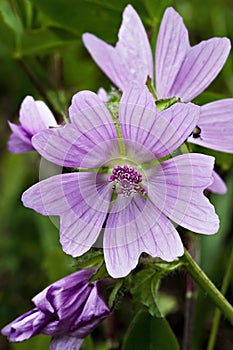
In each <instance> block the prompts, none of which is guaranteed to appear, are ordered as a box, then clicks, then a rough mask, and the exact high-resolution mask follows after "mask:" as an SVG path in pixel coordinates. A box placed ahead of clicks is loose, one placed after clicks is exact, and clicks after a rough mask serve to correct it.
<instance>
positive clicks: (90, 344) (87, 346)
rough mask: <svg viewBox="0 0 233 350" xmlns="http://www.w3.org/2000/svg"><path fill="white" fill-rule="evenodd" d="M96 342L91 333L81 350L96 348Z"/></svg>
mask: <svg viewBox="0 0 233 350" xmlns="http://www.w3.org/2000/svg"><path fill="white" fill-rule="evenodd" d="M94 349H95V348H94V343H93V340H92V337H91V335H90V334H89V335H88V336H87V337H86V338H85V339H84V342H83V343H82V345H81V350H94Z"/></svg>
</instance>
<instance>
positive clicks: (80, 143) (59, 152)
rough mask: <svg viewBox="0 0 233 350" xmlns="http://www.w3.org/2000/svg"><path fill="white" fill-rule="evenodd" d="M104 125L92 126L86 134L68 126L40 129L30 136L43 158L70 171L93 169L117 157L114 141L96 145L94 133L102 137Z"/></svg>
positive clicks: (115, 142) (115, 141)
mask: <svg viewBox="0 0 233 350" xmlns="http://www.w3.org/2000/svg"><path fill="white" fill-rule="evenodd" d="M104 129H105V126H100V127H93V128H92V130H89V132H88V133H85V134H80V133H79V131H78V130H77V129H75V128H74V127H73V126H72V125H70V124H68V125H65V126H64V127H60V128H55V129H48V130H43V131H41V132H39V133H38V134H36V135H35V136H33V138H32V144H33V147H34V148H35V149H36V150H37V152H38V153H40V154H41V155H42V157H44V158H45V159H47V160H49V161H50V162H53V163H55V164H58V165H60V166H65V167H69V168H77V167H87V168H96V167H99V166H101V165H102V164H103V163H105V162H106V161H107V160H108V159H109V158H110V159H111V158H112V157H113V158H114V157H115V156H116V155H118V154H119V145H118V141H117V139H116V140H114V141H112V140H110V141H109V140H108V139H107V138H106V140H104V141H102V142H101V141H100V142H98V139H96V133H97V132H99V133H101V131H102V132H103V135H104Z"/></svg>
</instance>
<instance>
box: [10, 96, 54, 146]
mask: <svg viewBox="0 0 233 350" xmlns="http://www.w3.org/2000/svg"><path fill="white" fill-rule="evenodd" d="M19 121H20V125H16V124H14V123H11V122H9V126H10V128H11V131H12V134H11V135H10V138H9V141H8V149H9V151H11V152H12V153H25V152H30V151H33V150H34V148H33V146H32V143H31V138H32V136H34V135H35V134H36V133H38V132H39V131H41V130H44V129H47V128H49V127H57V126H58V125H57V122H56V120H55V118H54V116H53V114H52V112H51V111H50V109H49V108H48V107H47V106H46V104H45V103H44V102H43V101H35V100H34V98H33V97H32V96H26V97H25V98H24V100H23V102H22V104H21V106H20V110H19Z"/></svg>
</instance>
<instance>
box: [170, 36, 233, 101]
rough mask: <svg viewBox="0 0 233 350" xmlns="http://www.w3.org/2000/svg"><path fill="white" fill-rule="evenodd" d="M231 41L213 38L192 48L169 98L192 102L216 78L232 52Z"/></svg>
mask: <svg viewBox="0 0 233 350" xmlns="http://www.w3.org/2000/svg"><path fill="white" fill-rule="evenodd" d="M230 48H231V45H230V40H229V39H227V38H212V39H209V40H206V41H202V42H201V43H199V44H198V45H195V46H193V47H191V49H190V50H189V51H188V53H187V54H186V56H185V58H184V60H183V63H182V66H181V68H180V70H179V72H178V74H177V76H176V79H175V80H174V82H173V85H172V87H171V88H170V90H169V93H168V96H170V97H174V96H175V97H180V98H181V99H182V101H183V102H188V101H191V100H192V99H193V98H194V97H196V96H197V95H199V94H200V93H201V92H202V91H203V90H205V89H206V88H207V87H208V86H209V85H210V83H212V81H213V80H214V79H215V78H216V76H217V75H218V73H219V72H220V70H221V69H222V67H223V66H224V63H225V62H226V59H227V57H228V55H229V52H230Z"/></svg>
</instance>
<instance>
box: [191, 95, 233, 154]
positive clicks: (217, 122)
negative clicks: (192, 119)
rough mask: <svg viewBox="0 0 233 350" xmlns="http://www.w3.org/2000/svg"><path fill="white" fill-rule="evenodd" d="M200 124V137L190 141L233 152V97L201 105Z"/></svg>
mask: <svg viewBox="0 0 233 350" xmlns="http://www.w3.org/2000/svg"><path fill="white" fill-rule="evenodd" d="M198 126H199V127H200V129H201V135H200V138H193V137H192V136H191V137H189V139H188V141H189V142H192V143H195V144H197V145H199V146H204V147H208V148H211V149H215V150H217V151H222V152H229V153H233V99H232V98H229V99H224V100H219V101H215V102H211V103H208V104H206V105H204V106H202V107H201V114H200V119H199V121H198Z"/></svg>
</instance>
